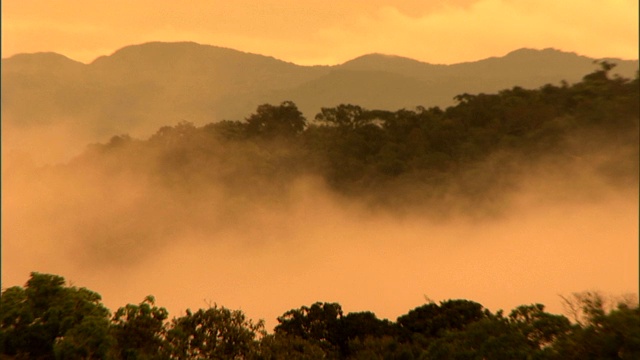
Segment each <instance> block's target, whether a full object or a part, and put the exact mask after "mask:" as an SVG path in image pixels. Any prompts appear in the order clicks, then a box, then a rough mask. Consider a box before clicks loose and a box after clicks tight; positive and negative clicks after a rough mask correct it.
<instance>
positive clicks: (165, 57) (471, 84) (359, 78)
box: [2, 43, 638, 141]
mask: <svg viewBox="0 0 640 360" xmlns="http://www.w3.org/2000/svg"><path fill="white" fill-rule="evenodd" d="M593 60H594V59H590V58H587V57H584V56H579V55H576V54H574V53H566V52H561V51H557V50H553V49H546V50H529V49H521V50H517V51H514V52H512V53H509V54H507V55H505V56H503V57H497V58H489V59H485V60H480V61H477V62H469V63H462V64H454V65H433V64H427V63H423V62H419V61H415V60H411V59H407V58H401V57H397V56H386V55H379V54H371V55H365V56H363V57H360V58H357V59H354V60H352V61H348V62H346V63H344V64H341V65H336V66H298V65H295V64H291V63H287V62H284V61H280V60H277V59H274V58H271V57H267V56H262V55H255V54H248V53H243V52H240V51H236V50H232V49H225V48H219V47H214V46H205V45H199V44H195V43H147V44H142V45H135V46H128V47H125V48H123V49H121V50H118V51H117V52H115V53H114V54H112V55H110V56H102V57H100V58H98V59H96V60H95V61H93V62H92V63H90V64H82V63H79V62H75V61H73V60H70V59H68V58H65V57H64V56H62V55H58V54H52V53H40V54H22V55H16V56H13V57H11V58H8V59H2V119H3V123H4V124H6V125H15V126H21V127H24V126H33V125H49V124H59V123H64V124H69V125H70V126H72V127H75V128H83V130H85V131H84V132H85V133H89V134H91V136H92V138H91V139H89V140H90V141H91V140H98V139H101V138H100V137H101V136H102V137H104V136H108V135H111V134H113V133H129V134H136V135H148V134H149V133H150V132H152V131H153V130H155V129H157V128H158V127H160V126H162V125H165V124H172V123H176V122H177V121H180V120H186V121H189V122H193V123H194V124H197V125H202V124H205V123H207V122H212V121H219V120H223V119H236V118H240V117H242V116H244V115H246V114H247V113H249V112H250V111H252V110H253V109H255V108H256V106H258V105H260V104H264V103H271V104H279V103H281V102H282V101H285V100H290V101H293V102H294V103H295V104H296V105H297V106H298V108H299V109H300V110H301V111H302V113H303V114H304V115H305V116H306V117H308V118H311V117H313V115H314V114H315V113H316V112H318V111H319V109H320V107H323V106H336V105H338V104H341V103H345V104H346V103H350V104H358V105H360V106H362V107H366V108H374V109H385V110H397V109H401V108H414V107H415V106H418V105H422V106H426V107H431V106H440V107H445V106H450V105H454V104H455V102H454V100H453V97H454V96H456V95H458V94H460V93H463V92H469V93H479V92H496V91H499V90H500V89H504V88H510V87H512V86H516V85H517V86H521V87H524V88H536V87H539V86H542V85H544V84H546V83H552V84H559V83H560V82H561V81H563V80H564V81H567V82H569V83H573V82H576V81H579V80H580V78H581V77H582V76H583V75H584V74H586V73H588V72H590V71H592V70H593V68H594V65H593ZM608 61H612V62H615V63H617V64H618V66H617V67H616V68H615V69H614V72H618V73H619V74H621V75H622V76H624V77H633V76H634V75H635V72H636V71H637V69H638V61H624V60H619V59H618V60H613V59H610V60H608Z"/></svg>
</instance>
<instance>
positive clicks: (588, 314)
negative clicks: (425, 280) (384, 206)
mask: <svg viewBox="0 0 640 360" xmlns="http://www.w3.org/2000/svg"><path fill="white" fill-rule="evenodd" d="M563 299H564V300H565V302H566V305H567V309H568V312H569V314H570V316H571V317H572V319H571V320H570V319H569V318H567V317H566V316H563V315H556V314H551V313H548V312H546V311H545V307H544V305H541V304H530V305H521V306H518V307H517V308H515V309H513V310H512V311H511V312H510V313H509V314H505V313H504V312H503V311H502V310H500V311H497V312H495V313H492V312H491V311H489V310H487V309H485V308H484V307H483V306H482V305H481V304H479V303H476V302H474V301H470V300H446V301H442V302H440V304H436V303H434V302H431V301H429V302H427V303H425V304H424V305H421V306H419V307H416V308H415V309H412V310H410V311H408V312H407V313H406V314H404V315H401V316H399V317H398V318H397V320H396V321H389V320H383V319H378V318H377V317H376V315H375V314H374V313H372V312H369V311H362V312H351V313H348V314H345V313H344V312H343V311H342V308H341V306H340V304H338V303H326V302H324V303H323V302H317V303H314V304H311V305H309V306H302V307H300V308H297V309H292V310H289V311H286V312H285V313H284V314H283V315H282V316H280V317H278V319H277V320H278V325H276V326H275V329H274V330H273V331H272V332H271V333H268V332H267V331H266V330H265V326H264V323H263V321H258V322H254V321H252V320H251V319H248V318H247V317H246V316H245V314H244V313H243V312H242V311H240V310H231V309H227V308H225V307H223V306H218V305H217V304H213V305H210V306H209V307H208V308H206V309H199V310H197V311H195V312H194V311H191V310H187V311H186V312H185V314H184V315H182V316H179V317H173V318H171V319H169V313H168V312H167V310H166V309H165V308H163V307H160V306H158V305H156V303H155V299H154V297H153V296H147V297H146V298H145V299H144V300H143V301H142V302H140V303H139V304H127V305H126V306H123V307H120V308H119V309H118V310H117V311H115V312H114V313H111V312H110V311H109V310H108V309H107V308H106V307H105V306H104V305H103V304H102V302H101V297H100V295H99V294H97V293H95V292H93V291H91V290H88V289H86V288H78V287H75V286H68V285H67V284H66V282H65V279H64V278H63V277H61V276H58V275H52V274H42V273H32V274H31V277H30V278H29V280H28V281H27V282H26V284H25V286H24V287H20V286H14V287H10V288H7V289H5V290H3V291H2V297H1V298H0V305H1V306H0V353H1V354H2V355H1V356H0V357H1V358H3V359H265V360H266V359H274V360H275V359H581V360H584V359H614V358H616V359H617V358H620V359H638V358H639V357H640V308H639V307H638V303H637V299H631V298H627V299H626V300H625V299H624V298H621V300H619V301H618V303H617V304H615V305H613V306H612V305H611V304H609V303H608V302H607V300H606V299H605V298H604V297H603V296H602V295H601V294H599V293H596V292H584V293H575V294H573V295H572V296H571V297H568V298H563Z"/></svg>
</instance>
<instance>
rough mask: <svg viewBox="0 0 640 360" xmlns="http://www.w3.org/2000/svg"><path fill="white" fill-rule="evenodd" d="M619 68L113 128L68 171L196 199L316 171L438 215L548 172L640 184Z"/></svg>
mask: <svg viewBox="0 0 640 360" xmlns="http://www.w3.org/2000/svg"><path fill="white" fill-rule="evenodd" d="M611 66H612V65H611V64H609V63H606V62H605V63H603V64H601V67H602V68H601V69H600V70H598V71H595V72H593V73H591V74H588V75H586V76H585V77H584V79H583V80H582V81H581V82H579V83H576V84H574V85H571V86H569V85H561V86H556V85H545V86H543V87H541V88H539V89H536V90H526V89H523V88H520V87H514V88H511V89H506V90H502V91H500V92H498V93H496V94H475V95H474V94H466V93H465V94H461V95H458V96H457V97H456V100H457V102H458V104H457V105H455V106H451V107H448V108H446V109H441V108H438V107H430V108H418V109H416V110H398V111H386V110H372V109H366V108H363V107H361V106H359V105H352V104H342V105H339V106H336V107H327V108H322V110H321V112H319V113H318V114H317V115H316V116H315V118H314V119H306V118H305V117H304V115H303V114H302V113H301V112H300V111H299V109H298V108H297V107H296V104H295V103H293V102H283V103H281V104H276V105H272V104H263V105H260V106H258V108H257V110H256V111H255V112H254V113H253V114H250V115H248V116H247V117H246V118H245V119H244V120H234V121H222V122H217V123H210V124H207V125H203V126H195V125H194V124H192V123H189V122H181V123H179V124H177V125H175V126H164V127H162V128H160V129H159V130H158V131H157V132H156V133H155V134H154V135H152V136H151V137H150V138H148V139H147V140H139V139H136V138H132V137H130V136H126V135H124V136H115V137H113V138H112V139H111V140H110V141H109V142H108V143H105V144H97V145H93V146H92V147H90V148H89V149H88V150H87V151H86V152H85V153H84V154H83V155H82V156H80V157H78V158H76V159H75V160H74V161H73V162H71V163H70V164H69V165H65V166H60V167H59V168H60V169H66V170H65V171H71V172H77V174H79V175H78V178H82V177H83V176H84V175H81V174H84V173H86V172H89V173H94V171H87V169H93V168H94V167H96V166H97V167H98V168H99V169H102V170H101V171H104V172H105V174H107V173H108V174H137V175H136V176H138V177H139V178H141V179H153V181H154V183H155V184H160V186H162V187H169V188H170V189H171V191H176V190H180V191H179V192H180V193H185V192H187V193H192V194H194V196H197V194H199V191H200V190H199V189H207V188H211V187H218V186H219V187H222V189H223V190H222V192H223V193H225V194H234V195H233V196H235V197H237V199H245V200H246V201H256V199H261V198H272V199H280V198H282V197H283V196H285V194H286V192H287V190H288V189H290V188H291V186H292V184H293V183H295V181H296V180H297V179H300V178H302V177H313V178H317V179H321V181H322V182H323V183H325V184H327V186H328V187H329V188H330V189H332V190H333V191H335V192H336V193H337V194H341V195H345V196H350V197H356V198H359V199H363V200H365V201H366V202H368V203H369V204H370V205H371V204H377V205H380V206H383V207H386V206H393V207H400V208H406V207H411V206H413V205H416V204H421V206H425V205H426V204H431V205H433V204H438V206H437V207H434V208H433V209H434V211H435V209H437V211H438V212H439V213H443V212H446V210H447V209H449V210H451V208H452V207H460V206H462V207H463V208H466V209H467V210H468V211H472V210H473V209H476V211H478V212H480V213H484V212H486V211H487V208H486V207H484V206H483V205H491V206H498V207H499V203H500V199H503V198H504V197H505V196H507V195H508V194H510V193H512V192H513V191H514V190H517V189H518V187H519V186H520V185H521V184H522V182H523V180H526V179H527V178H530V179H533V178H535V177H540V176H552V177H554V179H555V180H556V181H564V182H567V183H569V182H571V184H572V185H570V186H571V187H576V188H579V187H580V184H581V183H582V185H585V184H586V183H584V182H585V181H587V182H589V181H590V182H593V181H597V182H598V183H603V182H604V183H606V184H609V185H611V186H613V187H619V186H621V187H629V186H631V187H633V186H635V185H637V181H638V113H639V97H638V78H636V79H634V80H630V79H624V78H620V77H613V76H611V75H610V74H609V72H610V70H611ZM565 185H566V184H565ZM585 186H586V185H585ZM237 199H236V200H237ZM471 204H472V206H470V205H471Z"/></svg>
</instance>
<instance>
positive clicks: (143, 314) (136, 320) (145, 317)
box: [112, 296, 169, 359]
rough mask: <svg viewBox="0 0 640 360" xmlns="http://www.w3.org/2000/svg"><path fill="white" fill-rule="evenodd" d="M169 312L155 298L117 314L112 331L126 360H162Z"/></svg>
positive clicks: (121, 354) (150, 297)
mask: <svg viewBox="0 0 640 360" xmlns="http://www.w3.org/2000/svg"><path fill="white" fill-rule="evenodd" d="M168 316H169V313H168V312H167V310H166V309H165V308H159V307H157V306H155V299H154V297H153V296H147V297H146V298H145V299H144V301H142V302H141V303H140V304H138V305H134V304H128V305H126V306H125V307H121V308H119V309H118V311H116V313H115V314H114V315H113V320H112V324H113V325H112V329H113V335H114V337H115V339H116V340H117V344H118V345H117V352H118V355H119V357H120V358H122V359H160V358H163V357H162V356H161V355H160V354H161V350H162V348H163V344H164V335H165V331H166V329H165V320H166V319H167V317H168Z"/></svg>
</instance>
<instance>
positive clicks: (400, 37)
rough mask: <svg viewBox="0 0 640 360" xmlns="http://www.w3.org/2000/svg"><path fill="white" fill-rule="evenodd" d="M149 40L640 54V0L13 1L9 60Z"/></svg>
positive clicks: (278, 53)
mask: <svg viewBox="0 0 640 360" xmlns="http://www.w3.org/2000/svg"><path fill="white" fill-rule="evenodd" d="M148 41H195V42H198V43H202V44H210V45H217V46H223V47H230V48H234V49H238V50H242V51H246V52H252V53H258V54H264V55H270V56H274V57H276V58H279V59H282V60H286V61H291V62H294V63H297V64H303V65H311V64H337V63H341V62H344V61H346V60H349V59H352V58H354V57H357V56H359V55H363V54H366V53H372V52H379V53H386V54H395V55H401V56H406V57H411V58H414V59H418V60H422V61H426V62H430V63H445V64H446V63H457V62H463V61H473V60H478V59H482V58H486V57H490V56H501V55H504V54H506V53H508V52H509V51H512V50H515V49H518V48H522V47H529V48H547V47H553V48H557V49H561V50H565V51H573V52H577V53H579V54H582V55H587V56H591V57H596V58H597V57H619V58H624V59H637V58H638V1H637V0H562V1H558V0H431V1H425V0H404V1H402V0H400V1H391V0H351V1H331V2H330V1H321V0H234V1H228V0H225V1H222V0H193V1H189V2H186V3H185V2H179V1H164V0H154V1H149V0H138V1H130V0H108V1H106V0H91V1H87V0H56V1H49V0H47V1H45V0H4V1H2V57H3V58H6V57H9V56H11V55H13V54H16V53H23V52H38V51H54V52H58V53H61V54H64V55H66V56H68V57H70V58H72V59H75V60H78V61H82V62H91V61H92V60H93V59H95V58H96V57H98V56H100V55H108V54H111V53H113V52H114V51H115V50H117V49H119V48H121V47H123V46H127V45H131V44H139V43H144V42H148Z"/></svg>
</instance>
